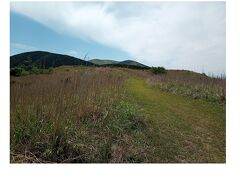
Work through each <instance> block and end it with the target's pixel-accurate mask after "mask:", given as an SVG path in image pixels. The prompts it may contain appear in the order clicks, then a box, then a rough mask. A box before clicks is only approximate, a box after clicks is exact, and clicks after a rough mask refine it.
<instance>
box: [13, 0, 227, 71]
mask: <svg viewBox="0 0 240 180" xmlns="http://www.w3.org/2000/svg"><path fill="white" fill-rule="evenodd" d="M11 10H12V11H14V12H17V13H20V14H23V15H25V16H27V17H29V18H31V19H33V20H35V21H37V22H40V23H42V24H44V25H46V26H48V27H50V28H51V29H53V30H55V31H57V32H58V33H63V34H67V35H71V36H74V37H77V38H83V39H86V40H93V41H96V42H98V43H101V44H104V45H107V46H110V47H114V48H118V49H120V50H122V51H125V52H127V53H129V54H130V55H131V56H132V57H133V58H134V59H138V61H140V62H142V63H145V64H148V65H150V66H165V67H167V68H182V69H191V70H196V71H202V69H203V68H204V71H205V72H213V73H216V74H219V73H225V56H226V51H225V46H226V42H225V41H226V40H225V38H226V35H225V26H226V25H225V19H226V18H225V3H224V2H199V3H197V2H185V3H181V2H179V3H174V2H172V3H171V2H169V3H166V2H152V3H147V2H142V3H137V2H132V3H129V2H121V3H119V2H106V3H103V2H97V3H93V2H91V3H86V2H77V3H64V2H61V3H60V2H55V3H53V2H38V3H37V2H35V3H31V2H11Z"/></svg>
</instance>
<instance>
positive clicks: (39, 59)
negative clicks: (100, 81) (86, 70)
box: [10, 51, 97, 68]
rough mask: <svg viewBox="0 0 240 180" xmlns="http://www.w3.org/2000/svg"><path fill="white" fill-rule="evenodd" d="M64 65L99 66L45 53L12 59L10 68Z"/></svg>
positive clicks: (29, 53) (36, 52)
mask: <svg viewBox="0 0 240 180" xmlns="http://www.w3.org/2000/svg"><path fill="white" fill-rule="evenodd" d="M62 65H84V66H97V65H96V64H93V63H91V62H88V61H84V60H82V59H79V58H75V57H72V56H68V55H63V54H56V53H50V52H45V51H32V52H25V53H21V54H17V55H13V56H11V57H10V67H11V68H12V67H16V66H36V67H38V68H49V67H58V66H62Z"/></svg>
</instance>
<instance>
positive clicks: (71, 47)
mask: <svg viewBox="0 0 240 180" xmlns="http://www.w3.org/2000/svg"><path fill="white" fill-rule="evenodd" d="M10 18H11V19H10V37H11V38H10V42H11V43H10V44H11V48H10V49H11V55H14V54H19V53H22V52H27V51H37V50H41V51H49V52H55V53H62V54H68V55H71V56H75V57H79V58H84V56H85V55H86V54H87V57H88V58H90V59H93V58H101V59H116V60H124V59H130V58H131V57H130V56H129V55H128V53H126V52H123V51H121V50H118V49H115V48H111V47H108V46H104V45H101V44H99V43H96V42H94V41H91V40H86V39H80V38H75V37H71V36H68V35H67V34H63V33H58V32H55V31H53V30H51V29H50V28H48V27H46V26H44V25H42V24H40V23H38V22H36V21H34V20H31V19H30V18H28V17H26V16H24V15H21V14H18V13H15V12H12V11H11V16H10Z"/></svg>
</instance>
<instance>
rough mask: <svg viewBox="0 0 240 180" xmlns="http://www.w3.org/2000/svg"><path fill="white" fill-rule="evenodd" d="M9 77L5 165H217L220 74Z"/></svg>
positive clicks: (96, 71)
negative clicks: (8, 145) (7, 138)
mask: <svg viewBox="0 0 240 180" xmlns="http://www.w3.org/2000/svg"><path fill="white" fill-rule="evenodd" d="M52 71H53V72H52V73H49V74H30V75H25V76H20V77H15V76H11V81H10V91H11V92H10V93H11V96H10V104H11V107H10V133H11V137H10V141H11V142H10V157H11V159H10V161H11V163H183V162H184V163H186V162H188V163H206V162H212V163H224V162H225V161H226V153H225V150H226V148H225V146H226V141H225V140H226V139H225V136H226V129H225V128H226V108H225V103H226V86H225V84H226V80H225V79H224V78H210V77H207V76H205V75H203V74H198V73H193V72H188V71H173V70H170V71H167V72H166V73H165V74H154V73H152V72H151V71H150V70H136V69H128V68H111V67H80V66H79V67H78V66H74V67H73V66H61V67H58V68H54V69H53V70H52Z"/></svg>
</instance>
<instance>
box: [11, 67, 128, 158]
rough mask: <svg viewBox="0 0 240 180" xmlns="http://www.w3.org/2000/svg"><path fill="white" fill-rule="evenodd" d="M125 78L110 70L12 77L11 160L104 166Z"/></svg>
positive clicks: (58, 71) (67, 71) (100, 69)
mask: <svg viewBox="0 0 240 180" xmlns="http://www.w3.org/2000/svg"><path fill="white" fill-rule="evenodd" d="M125 80H126V78H125V75H124V74H123V73H119V72H116V71H113V70H112V69H110V68H90V69H85V68H83V69H82V70H79V69H76V70H69V69H61V68H60V70H57V71H56V72H55V73H54V74H52V75H30V76H24V77H11V98H10V101H11V162H106V161H107V159H108V157H107V156H108V153H109V152H108V151H110V150H109V148H111V145H109V142H110V139H111V134H109V133H113V132H110V131H111V130H110V126H109V127H108V125H106V124H108V120H109V119H111V118H112V117H113V116H115V115H116V112H115V111H114V109H116V108H113V106H115V105H116V104H117V103H119V102H121V101H122V100H123V99H124V81H125ZM117 125H118V124H117Z"/></svg>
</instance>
